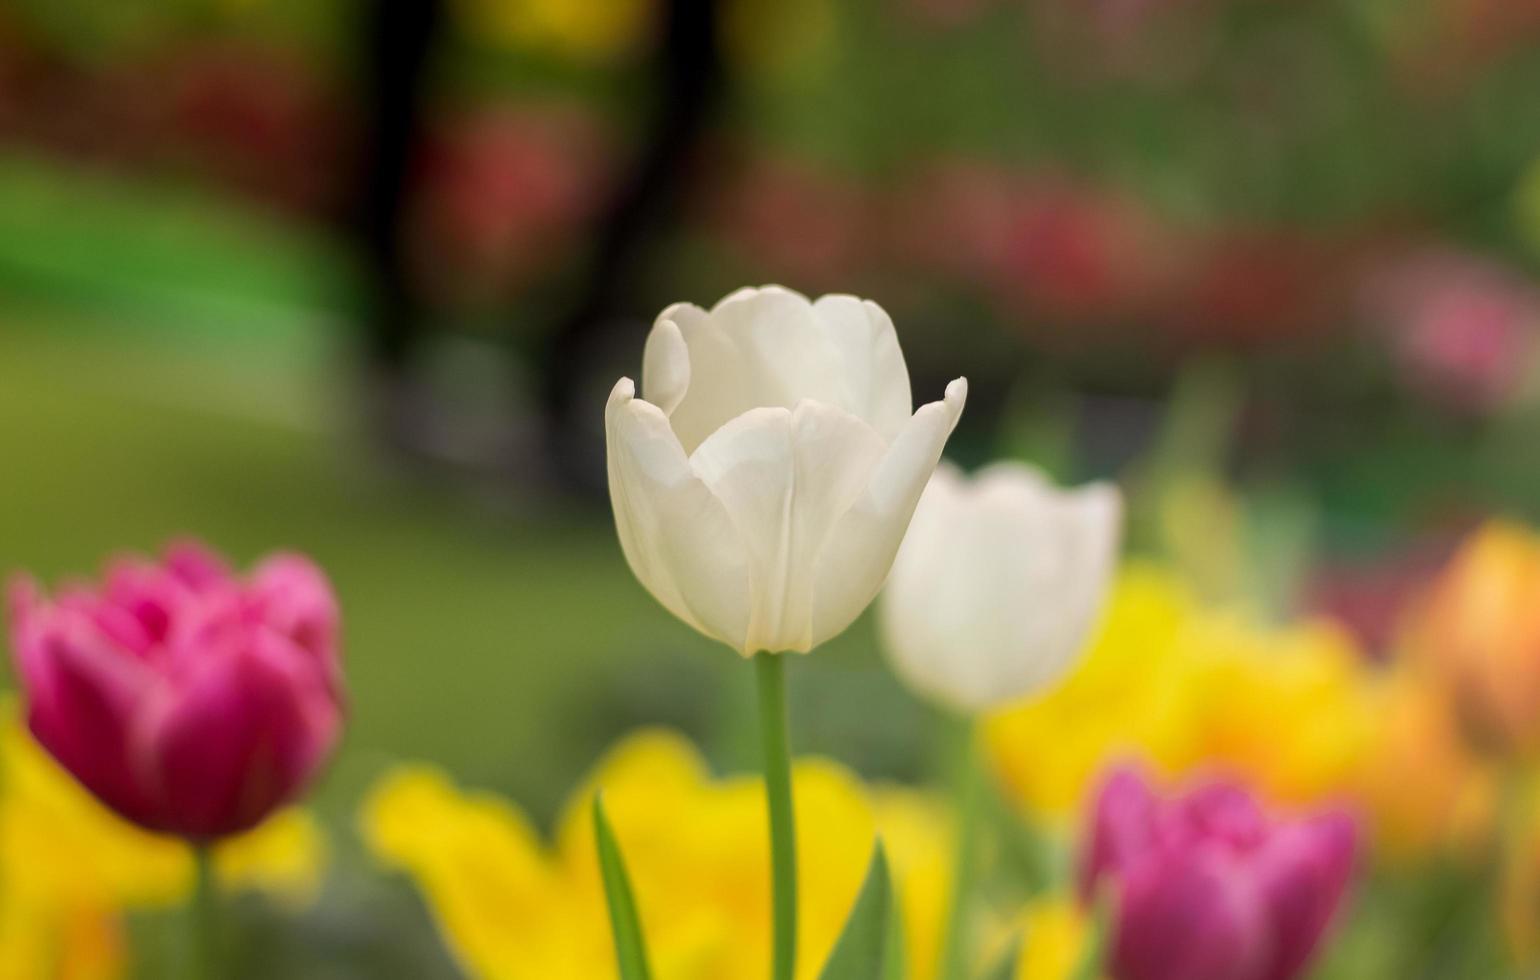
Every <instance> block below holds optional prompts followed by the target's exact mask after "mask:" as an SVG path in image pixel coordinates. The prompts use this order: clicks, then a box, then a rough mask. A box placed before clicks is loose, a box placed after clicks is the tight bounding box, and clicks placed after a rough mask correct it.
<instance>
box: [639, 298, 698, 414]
mask: <svg viewBox="0 0 1540 980" xmlns="http://www.w3.org/2000/svg"><path fill="white" fill-rule="evenodd" d="M689 390H690V349H689V347H688V346H686V345H685V342H684V335H683V334H681V333H680V332H679V325H678V324H677V323H675V322H674V321H673V320H669V319H663V318H661V317H660V318H659V319H658V322H657V323H655V324H653V327H652V332H651V333H649V334H648V335H647V345H646V346H645V347H644V348H642V397H643V398H645V399H646V400H647V401H649V402H651V403H652V404H654V405H656V406H658V408H660V409H661V410H662V411H663V414H664V415H672V414H673V411H674V409H676V408H678V407H679V403H680V402H682V401H684V396H685V393H686V392H687V391H689Z"/></svg>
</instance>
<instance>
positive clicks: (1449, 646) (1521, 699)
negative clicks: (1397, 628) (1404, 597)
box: [1410, 522, 1540, 755]
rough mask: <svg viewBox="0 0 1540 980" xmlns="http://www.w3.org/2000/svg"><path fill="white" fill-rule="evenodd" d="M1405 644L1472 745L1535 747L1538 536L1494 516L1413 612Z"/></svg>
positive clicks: (1539, 732)
mask: <svg viewBox="0 0 1540 980" xmlns="http://www.w3.org/2000/svg"><path fill="white" fill-rule="evenodd" d="M1410 645H1411V649H1412V652H1413V654H1414V656H1417V657H1419V658H1421V660H1422V662H1423V663H1425V664H1426V665H1427V666H1428V667H1429V668H1430V669H1431V670H1432V672H1433V674H1434V676H1435V677H1436V678H1438V679H1439V680H1440V681H1441V682H1442V683H1443V684H1444V685H1445V686H1446V688H1447V689H1448V690H1449V691H1450V692H1452V695H1453V699H1454V700H1453V704H1454V707H1455V712H1456V714H1457V715H1458V717H1459V720H1460V726H1461V728H1462V729H1463V730H1464V731H1465V733H1466V735H1467V737H1468V739H1469V741H1470V743H1471V745H1472V746H1473V747H1474V748H1476V749H1479V750H1481V751H1483V752H1488V753H1492V754H1494V755H1510V754H1521V755H1522V754H1527V753H1531V752H1534V751H1536V750H1540V537H1537V536H1536V535H1535V534H1534V533H1533V532H1531V531H1529V530H1528V529H1526V528H1524V527H1521V526H1519V525H1516V524H1505V523H1500V522H1494V523H1491V524H1488V525H1487V526H1485V527H1483V528H1482V529H1481V530H1479V531H1477V532H1476V533H1475V534H1474V535H1472V536H1471V537H1470V538H1469V539H1467V540H1466V542H1465V544H1464V545H1462V546H1461V548H1460V550H1459V552H1458V553H1456V555H1455V556H1454V558H1453V559H1452V560H1451V561H1450V562H1449V564H1448V565H1447V566H1446V567H1445V569H1444V571H1443V572H1442V573H1441V574H1440V576H1439V578H1438V580H1437V581H1436V582H1435V583H1434V585H1433V587H1432V590H1431V592H1430V593H1429V595H1428V597H1427V599H1426V601H1425V602H1424V603H1422V605H1421V606H1420V607H1419V609H1418V610H1417V611H1416V613H1415V614H1414V615H1413V618H1412V624H1411V635H1410Z"/></svg>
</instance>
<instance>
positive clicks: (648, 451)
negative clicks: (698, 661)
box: [605, 286, 968, 656]
mask: <svg viewBox="0 0 1540 980" xmlns="http://www.w3.org/2000/svg"><path fill="white" fill-rule="evenodd" d="M642 392H643V396H644V397H645V399H646V400H645V401H643V400H642V399H640V398H637V397H635V386H634V385H633V384H632V382H631V380H630V379H629V378H622V379H621V380H620V382H619V383H618V384H616V385H615V388H614V390H613V391H612V392H611V393H610V399H609V404H608V405H607V406H606V408H605V430H606V438H607V443H608V457H609V484H610V499H611V502H612V503H613V505H614V508H615V525H616V528H617V530H618V531H619V533H620V543H621V547H622V548H623V549H624V551H625V555H626V560H627V561H628V562H629V563H630V565H631V570H632V571H633V572H635V573H636V577H637V578H638V579H640V580H641V582H642V584H643V585H644V586H646V588H647V590H648V591H649V592H651V593H652V594H653V596H654V597H656V598H657V600H658V601H659V602H661V603H662V604H663V605H664V606H665V607H667V608H668V610H669V611H670V612H672V613H673V614H674V615H676V616H678V617H679V618H680V619H682V620H684V621H685V622H686V623H689V624H690V625H691V626H693V627H695V628H696V629H697V630H699V631H700V632H702V633H704V634H706V635H707V636H710V637H714V638H716V639H718V640H721V641H722V642H724V643H726V644H728V645H730V646H732V647H733V648H735V649H736V650H738V652H739V653H741V654H743V655H744V656H752V655H753V654H755V653H756V652H758V651H761V650H768V651H786V650H795V651H799V652H807V651H808V650H811V649H812V648H813V647H815V646H817V645H818V644H820V643H822V642H824V641H825V640H827V639H829V638H830V637H832V636H835V635H836V634H838V633H840V632H841V631H842V630H844V629H845V627H847V626H849V625H850V623H851V621H853V620H854V619H855V618H856V617H857V616H858V615H860V613H861V610H863V609H865V608H866V606H867V605H869V604H870V603H871V601H872V599H873V598H874V597H875V596H876V594H877V591H878V590H879V589H880V588H881V587H882V582H883V579H884V578H885V577H886V576H887V574H888V569H889V567H890V566H891V564H892V562H893V555H894V553H895V552H896V551H897V550H898V545H899V542H900V541H901V540H902V539H903V536H904V530H905V529H906V528H907V527H908V526H909V518H910V516H911V515H912V514H913V513H914V507H915V503H916V502H917V501H918V500H919V498H920V494H921V493H922V492H923V491H924V488H925V483H926V481H927V480H928V479H929V478H930V475H931V473H932V472H933V471H934V469H935V466H936V462H937V460H938V459H939V458H940V456H941V450H942V447H943V446H944V445H945V443H946V440H947V437H948V436H949V435H950V434H951V432H952V429H953V427H954V426H955V425H956V424H957V418H958V416H959V415H960V414H961V413H962V408H963V402H964V400H965V398H966V397H967V392H968V386H967V382H966V381H965V380H963V379H961V378H959V379H958V380H956V381H953V382H952V383H951V384H949V385H948V386H947V389H946V397H945V398H944V399H943V400H942V401H939V402H932V403H931V404H928V405H925V406H923V407H922V408H920V410H919V411H916V412H913V414H912V415H911V406H912V402H911V400H910V394H909V375H908V371H907V369H906V368H905V366H904V356H903V353H902V352H901V351H900V350H899V347H898V338H897V336H896V335H895V333H894V331H893V321H892V320H891V319H889V318H888V315H887V314H886V313H884V312H883V311H882V309H881V308H880V307H878V306H877V305H876V304H875V303H872V302H870V301H863V300H859V299H856V298H855V297H852V296H825V297H823V298H821V299H819V300H818V301H817V302H809V301H808V300H807V298H806V297H803V296H801V295H799V294H797V293H794V292H792V291H790V290H787V289H783V288H780V287H778V286H767V287H765V288H763V289H742V290H739V291H738V292H736V293H733V294H732V295H731V296H728V297H727V298H725V299H723V300H722V301H721V302H720V303H718V304H717V305H716V306H715V307H713V308H712V309H711V310H710V311H709V312H708V311H706V310H702V309H701V308H700V307H697V306H693V305H691V304H688V303H680V304H676V305H674V306H670V307H669V308H668V309H666V310H664V311H663V312H662V313H661V314H659V315H658V319H657V321H656V322H655V323H654V324H653V328H652V333H651V334H650V335H649V336H648V338H647V347H646V350H645V352H644V354H643V361H642Z"/></svg>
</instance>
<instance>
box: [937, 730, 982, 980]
mask: <svg viewBox="0 0 1540 980" xmlns="http://www.w3.org/2000/svg"><path fill="white" fill-rule="evenodd" d="M956 728H957V753H956V756H955V758H956V762H955V763H954V765H955V767H956V768H955V771H954V780H953V782H954V789H953V792H954V793H955V795H956V799H957V859H956V862H955V863H954V865H953V868H952V899H951V903H950V905H949V906H948V908H947V917H946V925H945V932H943V933H942V941H941V962H940V966H939V969H938V971H937V976H938V977H940V980H963V978H965V977H967V976H968V934H969V926H968V919H969V916H970V913H971V912H972V901H973V882H974V875H975V872H976V871H977V867H978V848H979V823H980V816H981V812H982V809H983V797H984V774H983V771H982V768H981V766H980V762H979V758H978V750H977V748H976V745H975V743H976V741H977V736H976V732H975V731H974V724H973V719H972V717H971V716H970V717H966V718H962V719H957V723H956Z"/></svg>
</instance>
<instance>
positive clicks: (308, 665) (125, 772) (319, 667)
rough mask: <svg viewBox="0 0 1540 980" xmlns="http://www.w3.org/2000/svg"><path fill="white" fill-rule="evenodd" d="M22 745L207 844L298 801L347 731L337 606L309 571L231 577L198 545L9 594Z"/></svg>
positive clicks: (121, 804)
mask: <svg viewBox="0 0 1540 980" xmlns="http://www.w3.org/2000/svg"><path fill="white" fill-rule="evenodd" d="M8 605H9V608H10V620H11V640H12V643H13V646H14V648H15V656H16V664H17V672H18V674H19V675H20V679H21V682H22V685H23V687H24V689H25V693H26V700H27V722H28V726H29V727H30V728H31V730H32V733H33V735H34V736H35V737H36V738H37V740H38V741H39V742H40V743H41V744H42V745H43V747H44V748H46V749H47V750H48V751H49V752H50V753H51V754H52V755H53V756H54V758H55V759H57V760H58V761H59V762H60V763H61V764H62V765H63V766H64V768H65V769H67V770H69V772H70V773H71V774H72V775H74V777H75V778H76V779H77V780H79V782H80V783H81V784H83V785H84V786H85V787H86V788H87V789H88V790H90V791H91V792H92V793H94V794H95V795H96V796H97V797H98V798H99V799H100V800H101V801H102V802H103V803H105V804H106V805H107V806H109V807H111V808H112V809H113V810H115V811H117V812H118V813H119V814H120V815H121V816H123V817H124V818H126V819H128V820H130V821H132V822H134V823H136V824H139V825H140V826H142V827H145V828H147V829H149V830H153V831H158V832H162V833H169V834H176V835H179V836H182V837H186V838H189V839H191V840H197V841H207V840H212V839H215V838H220V837H225V836H228V835H231V834H235V833H239V832H241V831H244V830H248V829H250V828H251V827H253V826H255V825H256V824H258V823H260V822H261V821H262V820H263V819H264V818H265V817H266V816H267V815H268V814H270V813H271V812H272V811H273V810H274V809H276V808H277V807H279V806H281V805H282V804H284V803H287V802H289V801H290V800H292V799H294V798H295V797H296V796H298V795H299V793H300V792H301V790H302V789H303V788H304V786H305V785H306V784H307V783H308V782H309V780H310V778H311V777H312V776H313V775H314V773H315V771H316V770H317V768H319V766H320V765H321V763H322V762H324V761H325V759H326V758H327V756H328V755H329V754H330V752H331V749H332V746H333V745H334V744H335V742H336V740H337V735H338V733H339V730H340V728H341V723H342V705H341V674H340V660H339V653H338V648H337V605H336V600H335V599H334V598H333V596H332V592H331V587H330V586H329V584H328V583H327V581H326V578H325V576H324V575H323V574H322V573H321V572H320V570H319V569H317V568H316V567H315V566H314V565H312V564H311V563H310V562H309V561H308V560H306V559H304V558H301V557H299V556H297V555H279V556H275V557H272V558H269V559H268V560H267V561H265V562H264V563H262V564H261V565H259V566H258V567H257V568H256V570H255V571H254V572H253V573H252V574H251V575H250V576H248V577H246V578H244V579H242V578H239V577H237V576H235V575H233V574H231V573H230V572H229V571H228V570H227V569H226V567H225V566H224V564H223V563H222V562H221V561H220V560H219V559H218V558H217V557H216V556H214V555H213V554H211V553H209V552H208V551H206V550H204V549H203V548H201V547H199V546H198V545H195V544H188V543H183V544H177V545H174V546H172V547H171V548H170V549H168V551H167V553H166V556H165V558H164V560H163V561H161V562H160V563H158V564H156V563H152V562H150V561H146V560H142V559H129V560H124V561H119V562H117V563H115V564H113V565H112V566H111V567H110V568H109V569H108V571H107V575H106V577H105V580H104V581H103V582H102V583H100V584H99V585H97V586H86V585H70V586H66V587H64V588H61V589H60V590H58V592H57V593H56V594H55V595H54V597H53V598H52V599H51V600H50V599H47V598H45V597H44V596H43V594H42V592H41V590H40V589H39V588H38V587H37V585H36V584H35V583H33V582H32V580H30V579H27V578H20V579H18V580H16V581H15V582H13V583H12V585H11V587H10V589H9V603H8Z"/></svg>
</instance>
